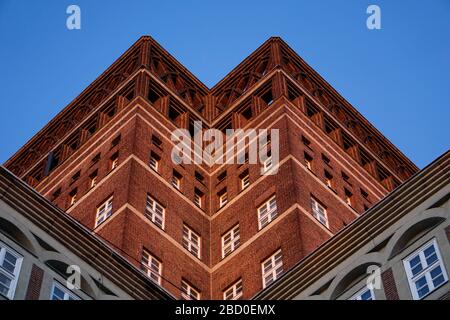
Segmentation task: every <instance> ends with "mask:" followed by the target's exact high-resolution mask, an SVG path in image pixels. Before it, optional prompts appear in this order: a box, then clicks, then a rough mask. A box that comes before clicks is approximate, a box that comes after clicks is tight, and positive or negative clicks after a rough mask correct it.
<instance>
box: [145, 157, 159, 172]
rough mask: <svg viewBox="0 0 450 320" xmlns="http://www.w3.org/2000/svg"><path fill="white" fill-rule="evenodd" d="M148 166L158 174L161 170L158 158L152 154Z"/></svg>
mask: <svg viewBox="0 0 450 320" xmlns="http://www.w3.org/2000/svg"><path fill="white" fill-rule="evenodd" d="M148 165H149V166H150V168H151V169H152V170H153V171H155V172H158V169H159V160H158V159H156V157H154V156H153V155H152V154H150V161H149V163H148Z"/></svg>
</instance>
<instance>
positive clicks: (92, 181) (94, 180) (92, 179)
mask: <svg viewBox="0 0 450 320" xmlns="http://www.w3.org/2000/svg"><path fill="white" fill-rule="evenodd" d="M89 179H90V184H89V185H90V188H93V187H95V186H96V185H97V175H95V176H92V175H91V176H90V177H89Z"/></svg>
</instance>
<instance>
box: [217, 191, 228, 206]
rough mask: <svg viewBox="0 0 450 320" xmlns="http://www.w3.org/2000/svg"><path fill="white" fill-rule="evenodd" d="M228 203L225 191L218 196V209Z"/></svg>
mask: <svg viewBox="0 0 450 320" xmlns="http://www.w3.org/2000/svg"><path fill="white" fill-rule="evenodd" d="M227 203H228V193H227V192H226V191H225V192H224V193H222V194H221V195H220V196H219V207H220V208H223V207H224V206H225V205H226V204H227Z"/></svg>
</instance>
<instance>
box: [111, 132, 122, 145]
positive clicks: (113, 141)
mask: <svg viewBox="0 0 450 320" xmlns="http://www.w3.org/2000/svg"><path fill="white" fill-rule="evenodd" d="M120 139H121V136H120V134H119V135H118V136H117V137H115V138H114V139H113V140H112V141H111V148H114V147H116V146H118V145H119V143H120Z"/></svg>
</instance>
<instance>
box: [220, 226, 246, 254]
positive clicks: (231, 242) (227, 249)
mask: <svg viewBox="0 0 450 320" xmlns="http://www.w3.org/2000/svg"><path fill="white" fill-rule="evenodd" d="M240 244H241V236H240V234H239V224H237V225H235V226H234V227H233V228H232V229H231V230H230V231H228V232H227V233H225V234H224V235H223V236H222V258H225V257H226V256H228V255H229V254H230V253H232V252H233V251H234V250H236V248H237V247H239V245H240Z"/></svg>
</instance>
